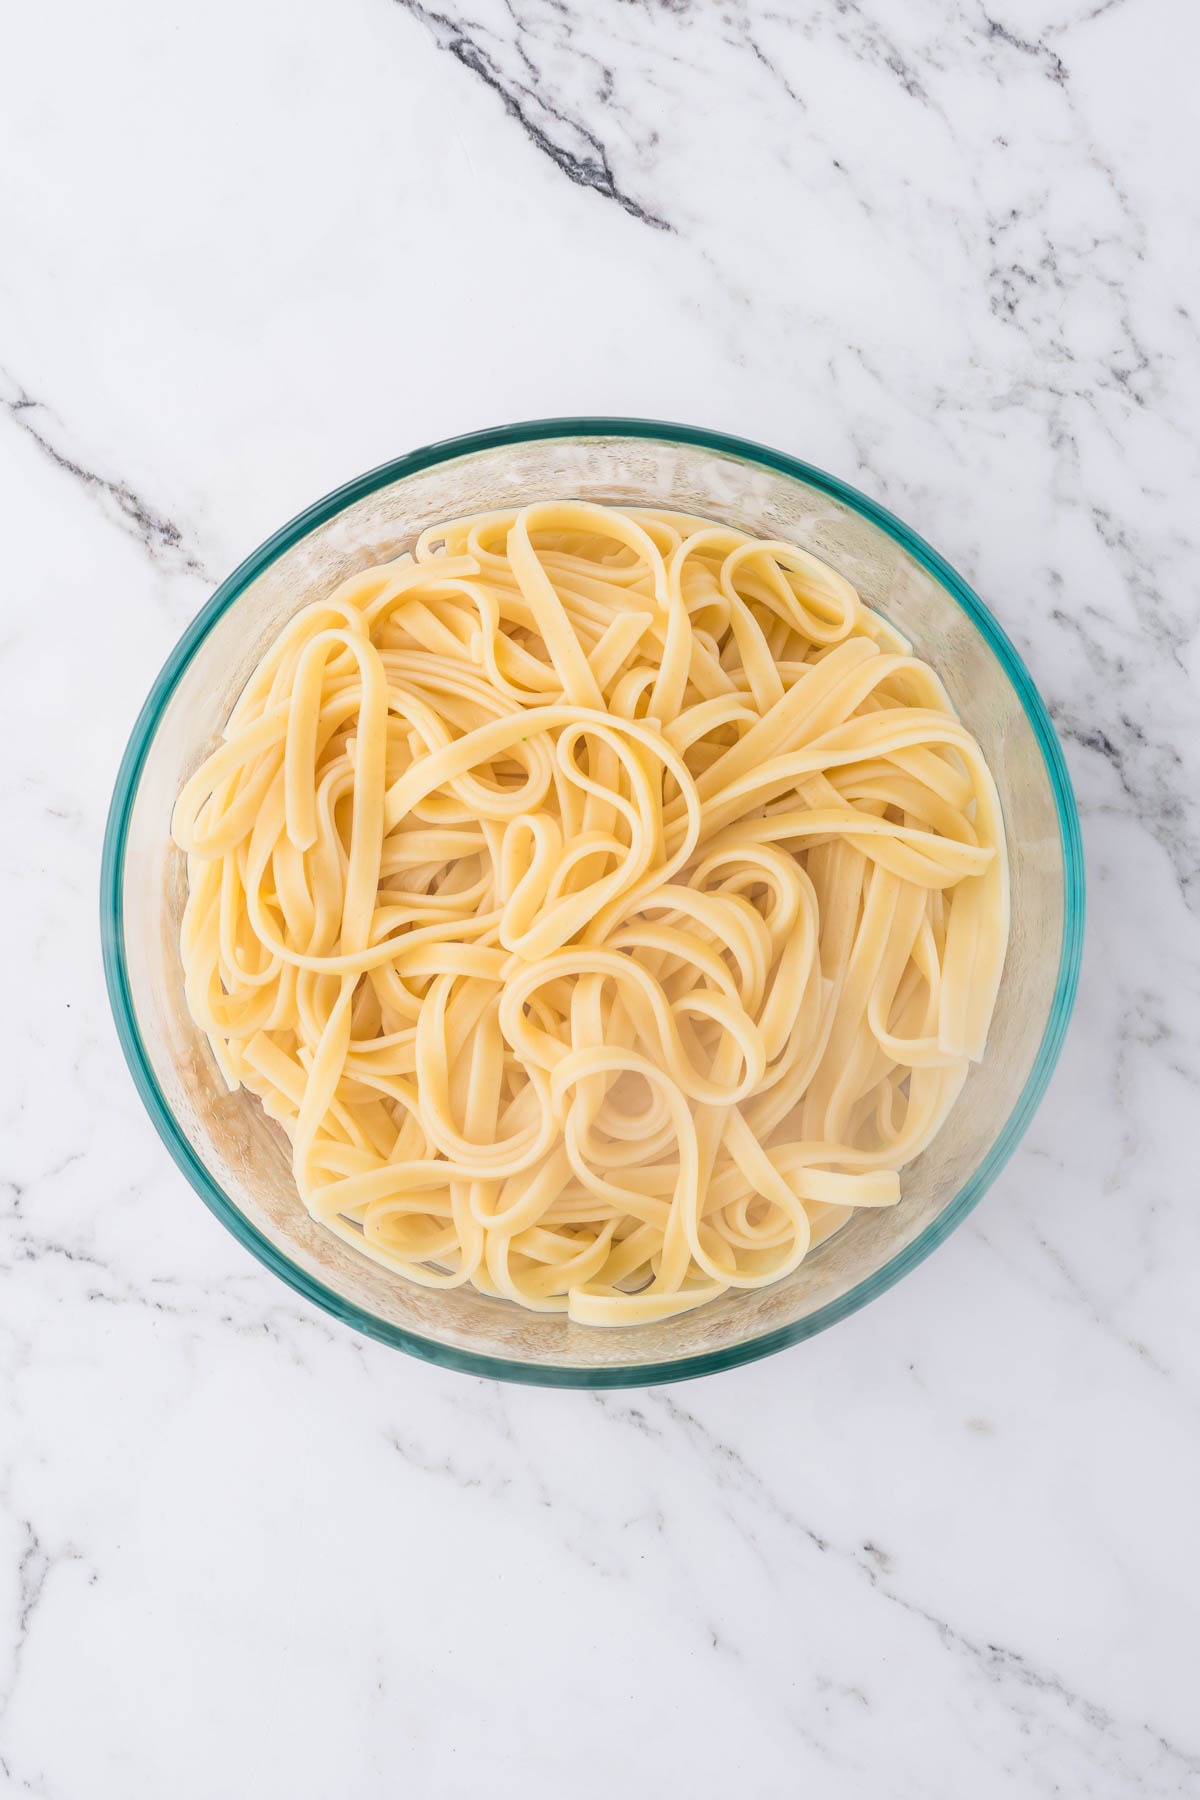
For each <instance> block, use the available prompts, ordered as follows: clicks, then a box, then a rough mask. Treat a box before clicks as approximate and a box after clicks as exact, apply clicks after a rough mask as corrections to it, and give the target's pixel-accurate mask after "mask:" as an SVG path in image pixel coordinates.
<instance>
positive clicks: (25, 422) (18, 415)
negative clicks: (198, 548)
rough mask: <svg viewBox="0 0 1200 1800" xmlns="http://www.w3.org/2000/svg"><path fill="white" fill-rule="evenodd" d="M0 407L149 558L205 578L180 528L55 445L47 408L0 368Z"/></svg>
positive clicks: (119, 483) (134, 493) (124, 486)
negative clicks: (98, 502)
mask: <svg viewBox="0 0 1200 1800" xmlns="http://www.w3.org/2000/svg"><path fill="white" fill-rule="evenodd" d="M0 406H2V407H3V408H4V411H5V412H6V413H7V415H8V417H9V418H10V419H11V420H12V422H13V424H14V425H16V426H17V428H18V430H20V431H23V432H24V433H25V435H26V437H28V438H29V439H31V441H32V442H33V443H35V444H36V445H37V447H38V449H39V450H40V451H41V452H42V455H43V456H45V457H47V458H48V459H49V460H50V461H51V462H52V463H53V464H54V466H55V468H56V469H61V470H62V472H63V473H64V474H65V475H69V476H71V478H72V479H73V480H74V481H77V482H79V484H80V485H81V486H82V487H83V488H85V489H86V490H87V491H88V492H89V493H91V494H92V495H94V496H95V497H96V498H97V499H98V500H99V501H100V503H101V505H102V506H103V507H104V510H105V512H107V513H108V514H109V516H110V517H112V516H114V515H115V517H116V519H117V522H118V523H119V524H120V525H121V526H122V528H123V529H124V530H125V531H127V532H128V533H129V535H130V536H131V537H133V538H135V539H136V540H137V542H138V543H140V544H141V545H142V547H143V549H144V550H145V551H146V553H147V555H148V556H149V557H150V559H151V561H153V562H155V563H158V564H159V565H160V566H163V567H169V568H171V569H173V570H175V571H177V572H179V571H181V572H183V573H185V574H188V575H196V576H199V577H200V579H201V580H202V581H208V580H209V579H210V578H209V576H208V574H207V572H206V570H205V568H204V564H203V563H202V562H201V560H200V558H199V556H198V555H197V554H196V552H195V551H194V550H193V549H191V548H190V547H189V545H188V543H187V540H186V538H185V536H184V533H183V531H182V529H181V528H180V526H178V525H176V523H175V522H174V520H173V519H169V518H168V517H167V516H166V514H165V513H162V512H160V511H159V510H158V508H157V507H156V506H154V505H152V504H151V502H150V501H149V500H147V499H145V498H144V497H143V496H142V495H141V494H139V493H138V492H137V491H136V489H135V488H133V487H131V486H130V484H129V483H128V482H127V481H119V480H116V479H114V478H113V477H111V476H108V475H102V474H100V473H99V471H98V470H96V469H89V468H86V467H85V466H84V464H83V463H81V462H78V461H77V460H76V459H75V458H74V457H73V456H68V455H67V453H66V452H65V451H63V450H60V449H59V448H58V446H57V445H56V444H55V443H54V442H53V441H52V439H51V437H50V436H49V435H48V431H47V424H48V421H50V420H51V419H52V417H53V415H52V414H51V413H50V412H49V409H48V408H47V407H46V406H45V404H44V403H43V402H42V401H40V400H35V399H34V398H33V397H32V396H31V395H30V394H28V393H27V392H26V391H25V389H24V388H23V387H22V385H21V383H20V382H19V381H17V380H16V379H15V378H14V377H13V376H12V375H10V374H9V372H8V371H7V370H6V369H3V368H0Z"/></svg>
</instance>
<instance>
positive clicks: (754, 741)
mask: <svg viewBox="0 0 1200 1800" xmlns="http://www.w3.org/2000/svg"><path fill="white" fill-rule="evenodd" d="M172 829H173V833H174V836H175V840H176V842H177V843H178V845H179V846H180V848H181V849H182V850H183V851H184V852H185V853H186V856H187V875H188V902H187V907H186V910H185V913H184V918H183V923H182V928H181V950H182V956H183V963H184V970H185V977H186V991H187V1001H188V1006H189V1008H190V1010H191V1013H192V1016H193V1018H194V1019H195V1020H196V1023H197V1024H198V1025H199V1026H200V1027H201V1029H202V1030H203V1031H204V1032H205V1033H206V1034H207V1036H208V1039H209V1042H210V1044H211V1045H212V1049H213V1054H214V1056H215V1057H216V1060H217V1063H218V1065H219V1067H220V1069H221V1072H222V1074H223V1076H224V1078H225V1080H226V1081H227V1082H228V1084H229V1086H230V1087H231V1088H236V1087H238V1086H241V1087H244V1088H246V1089H248V1090H249V1091H250V1092H252V1093H254V1094H257V1095H258V1096H259V1097H260V1098H261V1100H262V1103H263V1106H264V1108H265V1109H266V1111H267V1113H268V1115H269V1116H270V1117H271V1118H272V1119H275V1120H277V1121H278V1122H279V1124H280V1125H281V1126H282V1127H283V1129H284V1130H285V1131H286V1132H287V1134H288V1137H289V1139H290V1141H291V1145H292V1154H293V1166H294V1171H295V1179H296V1185H297V1188H298V1189H299V1192H300V1194H301V1196H302V1197H303V1199H304V1202H305V1204H306V1205H307V1207H308V1209H309V1211H310V1212H311V1214H312V1216H313V1217H314V1218H315V1219H317V1220H319V1221H320V1222H321V1223H322V1224H323V1225H324V1226H326V1227H327V1228H328V1229H329V1230H330V1231H333V1232H336V1233H337V1234H338V1235H339V1236H340V1237H341V1238H343V1239H345V1241H346V1242H348V1243H350V1244H352V1245H354V1246H355V1248H356V1249H358V1250H359V1251H361V1252H362V1253H363V1254H364V1255H366V1256H370V1257H372V1258H374V1259H375V1261H377V1262H379V1263H381V1264H383V1265H384V1266H385V1267H387V1268H389V1269H391V1270H394V1271H395V1272H396V1273H397V1274H399V1275H401V1276H403V1277H405V1278H407V1279H408V1280H411V1281H415V1282H420V1283H422V1284H423V1285H425V1286H427V1287H444V1288H448V1287H457V1286H461V1285H462V1284H464V1283H467V1282H469V1283H471V1284H473V1285H474V1286H475V1287H476V1288H478V1289H479V1290H481V1291H482V1292H483V1293H486V1294H491V1295H497V1296H501V1297H503V1298H506V1299H508V1300H511V1301H515V1302H516V1303H517V1304H519V1305H521V1306H524V1307H528V1308H531V1309H533V1310H535V1311H539V1312H565V1313H567V1314H568V1316H569V1317H570V1318H571V1319H572V1320H574V1321H576V1322H578V1323H580V1324H586V1325H626V1324H636V1323H639V1322H644V1321H648V1320H655V1319H663V1318H667V1317H670V1316H672V1315H673V1314H677V1313H682V1312H686V1311H688V1310H690V1309H691V1308H693V1307H697V1306H701V1305H703V1304H704V1303H705V1302H706V1301H709V1300H711V1299H713V1298H714V1297H715V1296H717V1295H719V1294H722V1293H725V1292H727V1291H729V1290H737V1289H743V1288H756V1287H762V1286H764V1285H766V1284H767V1283H769V1282H773V1281H778V1280H779V1279H780V1278H781V1277H783V1276H785V1275H787V1274H789V1273H790V1272H791V1271H792V1270H793V1269H795V1268H796V1267H797V1265H798V1264H799V1263H800V1262H801V1261H802V1259H803V1258H804V1257H805V1256H806V1255H807V1254H808V1252H809V1251H810V1249H811V1248H812V1246H813V1245H815V1244H817V1243H819V1242H820V1241H821V1240H822V1239H823V1238H825V1237H827V1236H828V1235H829V1234H830V1232H831V1231H833V1230H835V1229H836V1228H837V1227H838V1226H839V1225H840V1224H841V1223H842V1222H843V1220H844V1219H845V1218H847V1217H848V1215H849V1213H850V1212H851V1210H852V1209H854V1208H855V1207H867V1206H891V1205H894V1204H895V1203H896V1202H897V1201H898V1200H899V1197H900V1180H899V1171H900V1170H901V1169H902V1168H903V1166H904V1165H905V1164H906V1163H908V1162H909V1161H911V1159H912V1158H913V1157H914V1156H916V1155H917V1154H918V1153H919V1152H920V1151H921V1150H922V1149H923V1148H924V1147H925V1145H927V1144H928V1143H929V1141H930V1139H931V1138H932V1137H933V1135H934V1133H935V1132H936V1131H937V1130H938V1128H939V1126H940V1125H941V1123H942V1121H943V1120H944V1118H945V1117H946V1114H947V1112H948V1110H949V1108H950V1107H951V1106H952V1105H953V1102H954V1100H955V1097H956V1096H957V1094H958V1092H959V1090H960V1088H961V1086H962V1083H963V1080H964V1078H965V1074H966V1070H967V1066H968V1064H969V1063H970V1061H971V1060H972V1059H975V1058H978V1057H979V1056H980V1055H982V1053H983V1048H984V1041H985V1038H986V1034H987V1029H988V1023H989V1020H990V1018H991V1013H992V1008H993V1004H994V1001H995V997H996V991H997V986H998V984H999V980H1000V974H1001V969H1002V966H1003V962H1004V955H1005V948H1006V944H1007V936H1008V868H1007V860H1006V855H1005V846H1004V828H1003V822H1002V818H1001V813H1000V805H999V801H998V798H997V794H996V789H995V784H994V782H993V781H992V778H991V775H990V773H989V771H988V768H987V766H986V764H985V762H984V760H983V756H982V754H981V753H980V750H979V747H978V745H977V744H976V743H975V741H974V739H973V738H972V737H971V736H970V734H969V733H968V732H967V731H966V730H965V729H964V727H963V726H962V724H961V723H960V722H959V721H958V719H957V718H956V717H955V715H954V712H953V710H952V708H951V706H950V703H949V700H948V699H947V697H946V694H945V691H944V689H943V688H942V685H941V683H940V682H939V680H938V679H937V677H936V675H935V674H934V673H933V671H932V670H931V669H930V668H929V667H928V666H927V665H926V664H924V663H922V662H920V661H918V660H917V659H916V658H914V657H912V656H910V655H909V654H908V653H907V648H906V646H905V645H904V644H903V642H902V641H901V640H900V639H899V638H898V636H897V634H896V633H895V632H894V631H892V630H891V628H890V627H889V626H887V625H886V624H885V623H884V622H883V621H882V620H881V619H879V618H878V617H877V616H875V615H874V614H872V613H871V612H869V611H868V610H867V609H866V608H865V607H864V606H863V605H862V603H861V602H860V600H859V597H858V595H857V593H856V592H855V590H854V589H853V588H852V587H851V586H850V584H849V583H848V582H847V581H845V580H843V578H842V577H841V576H840V575H838V574H837V573H836V572H835V571H834V570H833V569H831V568H829V567H827V566H826V565H825V564H824V563H822V562H819V561H818V560H817V559H816V558H815V557H812V556H810V555H809V554H807V552H805V551H803V550H801V549H799V548H797V547H796V546H795V545H792V544H785V543H777V542H768V541H765V540H762V539H758V538H754V537H751V536H749V535H748V534H747V533H745V532H742V531H738V530H735V529H734V528H733V527H731V526H726V525H718V524H714V523H712V522H711V521H709V520H704V519H697V518H691V517H689V516H687V515H684V514H678V513H667V512H656V511H651V510H647V509H642V508H629V509H619V508H617V507H611V506H600V505H595V504H590V503H585V502H582V501H576V500H559V501H550V502H539V503H537V504H534V505H531V506H526V507H522V508H519V509H514V510H511V511H506V512H496V513H488V514H482V515H479V516H476V517H473V518H467V519H460V520H455V521H453V522H451V523H448V524H444V525H439V526H437V527H436V528H431V529H430V530H428V531H426V532H425V533H424V534H423V535H422V536H421V538H420V539H419V540H418V542H417V545H416V548H415V551H414V552H413V553H412V554H410V555H405V556H402V557H400V558H399V559H398V560H397V561H395V562H391V563H387V564H383V565H381V566H379V567H376V568H370V569H366V570H364V571H363V572H362V573H360V574H357V575H353V576H351V577H350V578H349V579H348V580H347V581H344V582H343V583H342V585H341V586H340V587H339V588H338V589H337V591H336V593H334V594H331V595H330V596H329V597H328V598H327V599H323V600H320V601H318V602H316V603H315V604H313V605H311V606H307V607H305V608H304V609H303V610H302V611H301V612H299V613H297V614H296V616H295V617H294V618H293V619H292V620H291V621H290V622H289V624H288V625H287V626H286V627H285V629H284V630H283V631H282V632H281V633H280V635H279V637H278V638H277V640H276V642H275V643H274V645H273V646H272V647H271V649H270V650H268V652H267V654H266V655H265V656H264V657H263V659H262V661H261V663H260V664H259V666H258V668H257V669H256V670H255V672H254V674H253V675H252V676H251V678H250V681H249V682H248V683H247V685H246V688H245V690H244V692H243V694H242V696H241V698H240V700H239V701H238V704H237V706H236V707H235V708H234V711H233V714H232V716H231V718H230V720H229V724H228V726H227V728H226V731H225V734H224V738H223V740H222V742H221V744H220V745H219V746H218V748H217V749H215V750H214V751H213V753H212V754H211V755H210V756H209V757H208V759H207V760H206V761H205V762H204V764H203V765H202V766H201V767H200V768H199V769H198V770H197V771H196V773H195V774H194V775H193V776H192V778H191V779H190V780H189V781H188V782H187V784H186V786H185V787H184V789H183V791H182V793H181V794H180V796H179V799H178V802H177V804H176V807H175V813H174V819H173V823H172Z"/></svg>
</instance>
